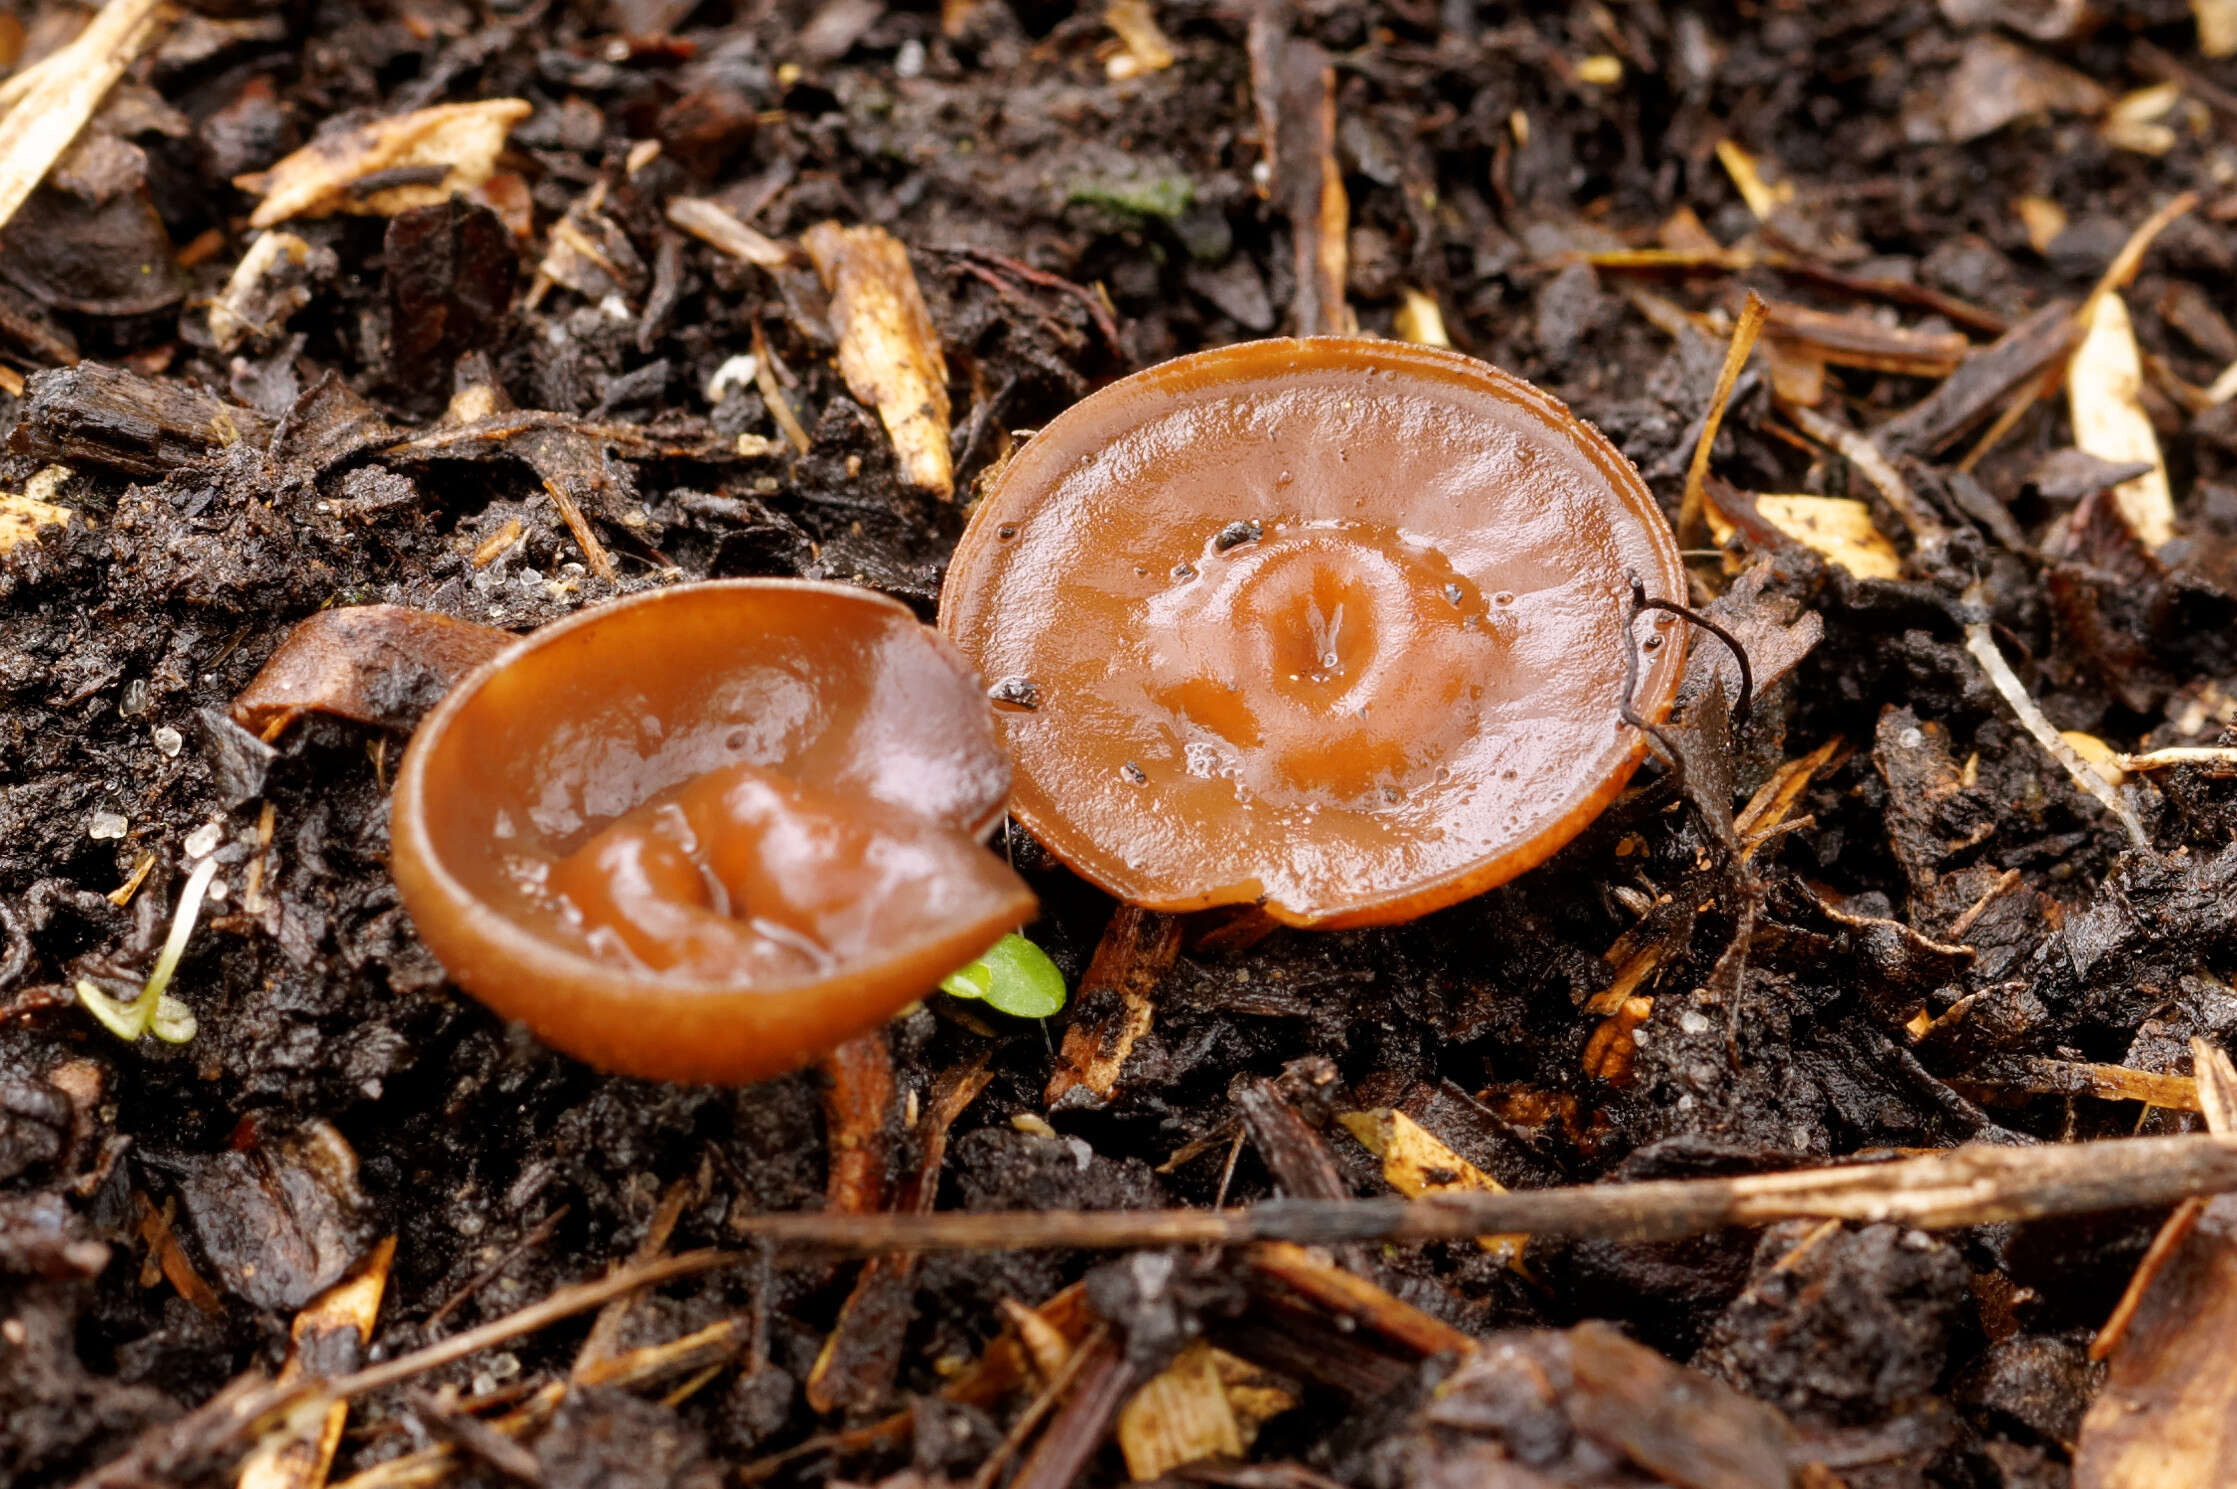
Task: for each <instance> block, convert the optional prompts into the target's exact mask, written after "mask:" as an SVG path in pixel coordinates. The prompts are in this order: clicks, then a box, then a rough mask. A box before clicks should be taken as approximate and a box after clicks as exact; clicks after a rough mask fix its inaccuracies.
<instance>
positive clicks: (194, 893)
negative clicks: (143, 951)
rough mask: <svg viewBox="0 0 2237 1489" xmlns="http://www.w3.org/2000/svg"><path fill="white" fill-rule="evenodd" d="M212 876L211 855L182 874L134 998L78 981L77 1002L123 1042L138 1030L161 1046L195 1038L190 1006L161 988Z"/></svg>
mask: <svg viewBox="0 0 2237 1489" xmlns="http://www.w3.org/2000/svg"><path fill="white" fill-rule="evenodd" d="M216 877H217V858H216V856H215V855H212V856H211V857H209V858H205V859H203V860H202V861H201V862H200V863H198V864H196V865H195V866H194V872H193V873H191V874H189V875H187V879H186V888H184V889H183V890H181V891H180V892H179V908H178V912H177V913H176V914H174V915H173V916H172V917H171V934H170V936H169V937H168V938H166V939H165V941H164V943H163V953H162V955H160V956H158V957H157V958H156V959H155V970H154V971H152V972H150V973H149V974H148V980H147V985H146V986H145V987H143V988H141V989H140V996H139V997H137V998H134V999H133V1000H132V1001H131V1002H129V1003H127V1002H124V1001H123V1000H121V999H118V998H112V997H110V996H109V995H108V994H107V993H104V992H102V991H101V989H100V988H99V987H97V986H95V985H94V983H93V982H92V981H91V980H90V979H88V978H84V977H81V978H79V979H78V982H77V989H76V991H77V995H78V1001H79V1002H80V1003H82V1004H84V1005H85V1011H86V1012H87V1013H90V1014H92V1015H93V1016H94V1018H96V1019H98V1020H99V1021H100V1023H101V1026H102V1027H103V1028H105V1029H107V1030H108V1031H109V1032H110V1033H111V1034H114V1035H115V1036H116V1037H117V1038H119V1039H121V1040H123V1041H124V1042H125V1043H127V1044H130V1043H131V1042H132V1041H133V1040H136V1039H138V1038H139V1037H140V1036H141V1035H143V1034H153V1035H154V1036H155V1037H156V1038H158V1039H160V1040H162V1041H163V1042H164V1043H165V1044H184V1043H186V1042H187V1041H188V1040H190V1039H192V1038H193V1037H194V1033H195V1029H196V1024H195V1019H194V1010H193V1009H191V1008H189V1007H187V1006H186V1004H185V1003H183V1002H181V1001H180V1000H179V999H177V998H174V997H172V996H171V995H170V994H169V993H167V992H166V991H165V989H166V988H168V987H170V985H171V974H172V973H173V972H176V971H177V970H178V968H179V958H180V957H182V956H184V955H186V943H187V938H188V937H190V936H192V935H193V934H194V922H195V921H196V920H197V919H199V918H200V916H201V914H202V897H203V896H204V895H205V894H207V893H208V892H209V889H210V881H211V880H212V879H215V878H216Z"/></svg>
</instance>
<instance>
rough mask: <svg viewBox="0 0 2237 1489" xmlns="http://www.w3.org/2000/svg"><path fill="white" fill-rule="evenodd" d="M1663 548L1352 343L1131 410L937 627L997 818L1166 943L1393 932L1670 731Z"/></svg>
mask: <svg viewBox="0 0 2237 1489" xmlns="http://www.w3.org/2000/svg"><path fill="white" fill-rule="evenodd" d="M1634 577H1636V579H1637V580H1638V581H1639V582H1640V583H1641V584H1642V585H1643V586H1644V587H1645V590H1646V593H1647V594H1648V595H1650V596H1652V597H1654V598H1657V599H1665V600H1674V601H1682V600H1683V599H1684V596H1685V574H1684V570H1683V568H1682V567H1681V566H1680V563H1679V558H1678V551H1677V545H1676V543H1675V542H1674V541H1673V540H1672V538H1671V535H1670V530H1669V528H1668V526H1667V524H1666V523H1665V522H1664V521H1663V518H1662V515H1661V513H1660V512H1659V511H1658V510H1657V508H1656V507H1655V504H1654V499H1653V497H1652V495H1651V494H1650V493H1649V492H1648V490H1647V487H1646V484H1645V483H1644V482H1643V481H1642V480H1641V479H1640V478H1639V474H1638V472H1637V471H1635V470H1633V469H1632V467H1631V465H1630V464H1629V463H1628V462H1627V461H1626V460H1625V459H1624V458H1623V456H1622V455H1621V454H1620V453H1618V452H1617V450H1616V449H1615V447H1614V446H1613V445H1611V444H1609V442H1608V441H1607V440H1606V439H1605V438H1604V437H1603V436H1601V434H1600V433H1599V432H1598V431H1597V430H1594V429H1593V428H1591V427H1590V426H1588V425H1586V424H1584V423H1583V422H1581V421H1579V420H1578V419H1577V418H1576V417H1575V416H1574V415H1572V414H1571V413H1569V411H1568V410H1567V409H1565V408H1563V407H1562V406H1561V405H1560V404H1559V403H1557V402H1555V401H1554V400H1553V399H1552V398H1550V397H1548V396H1547V395H1546V394H1544V393H1542V392H1540V391H1539V390H1538V389H1536V388H1534V387H1532V386H1530V385H1529V384H1528V383H1525V382H1522V381H1520V380H1519V379H1516V378H1513V377H1510V376H1508V375H1507V374H1505V373H1503V372H1500V371H1498V370H1496V369H1494V368H1492V367H1488V366H1486V365H1484V364H1483V363H1480V362H1477V361H1474V360H1473V359H1471V358H1468V357H1464V356H1460V355H1458V354H1456V353H1453V352H1447V351H1438V350H1434V349H1431V348H1427V347H1420V346H1410V345H1406V344H1403V343H1400V342H1392V341H1377V340H1370V339H1364V338H1340V337H1330V338H1314V339H1311V340H1302V341H1289V340H1282V341H1261V342H1254V343H1250V344H1247V345H1242V346H1232V347H1226V348H1222V349H1220V350H1217V351H1209V352H1201V353H1198V354H1196V355H1194V356H1188V357H1182V358H1180V359H1178V360H1177V361H1172V362H1168V363H1165V364H1164V365H1162V366H1158V367H1153V368H1151V369H1149V370H1148V371H1146V372H1141V373H1137V374H1135V375H1134V376H1132V377H1128V378H1125V379H1122V380H1121V381H1119V382H1117V383H1114V384H1112V385H1111V386H1110V387H1107V388H1105V389H1103V390H1102V391H1101V392H1098V393H1096V394H1094V395H1093V396H1092V397H1089V398H1088V399H1086V400H1085V401H1083V402H1081V403H1079V404H1077V405H1075V406H1074V407H1073V408H1071V409H1069V410H1067V411H1066V412H1065V413H1064V414H1063V415H1062V416H1061V417H1059V418H1058V419H1056V420H1055V421H1054V422H1053V423H1051V424H1050V425H1049V426H1048V427H1047V428H1045V429H1043V430H1041V431H1040V432H1039V433H1038V434H1037V435H1035V436H1034V437H1033V438H1032V439H1031V440H1030V441H1028V442H1027V443H1026V445H1025V446H1024V447H1023V448H1022V449H1021V450H1020V451H1019V452H1018V454H1017V456H1016V458H1015V459H1013V460H1012V461H1011V463H1010V464H1009V466H1008V467H1007V468H1006V469H1005V470H1004V471H1003V472H1002V474H1001V476H1000V478H999V480H998V482H997V484H996V486H995V489H994V490H993V492H992V493H991V494H989V495H988V496H987V498H986V499H985V500H984V501H983V502H981V503H980V504H979V506H978V508H977V510H976V511H974V513H973V514H972V517H971V523H970V526H969V528H968V530H967V531H966V532H965V534H964V536H963V541H962V543H961V545H960V546H959V547H958V548H957V550H956V554H955V559H954V562H953V564H952V565H951V566H950V568H949V571H948V577H947V584H946V587H945V589H944V590H943V591H942V593H941V597H940V625H941V628H942V629H943V630H945V631H946V632H947V634H948V635H949V636H950V637H952V638H953V639H954V641H955V643H956V645H957V646H958V647H960V648H961V649H962V651H963V654H964V655H965V656H966V657H968V658H969V659H970V660H971V661H972V662H973V663H974V664H975V665H976V666H977V667H978V669H979V670H980V672H981V673H983V674H984V675H985V676H986V677H988V678H989V679H992V680H994V681H993V688H992V693H993V696H994V698H995V700H996V702H997V705H998V711H997V718H998V720H999V724H1000V731H1001V737H1002V741H1003V743H1004V744H1005V745H1006V746H1008V748H1009V750H1010V753H1011V756H1012V758H1013V760H1014V761H1015V764H1016V769H1017V782H1016V785H1015V787H1014V789H1013V792H1012V796H1011V803H1010V809H1011V812H1012V814H1013V815H1014V816H1015V817H1016V818H1017V820H1018V821H1019V822H1020V823H1022V824H1023V825H1024V826H1025V827H1026V828H1028V829H1029V830H1030V831H1031V832H1032V833H1033V834H1034V836H1036V837H1038V838H1039V839H1041V841H1042V842H1043V843H1045V844H1047V845H1048V847H1049V848H1050V849H1051V850H1052V851H1053V852H1054V853H1055V854H1056V855H1057V857H1059V858H1061V859H1062V860H1064V862H1066V863H1067V864H1069V865H1071V867H1072V868H1074V869H1075V870H1077V871H1078V872H1079V873H1081V874H1083V875H1084V876H1086V877H1087V878H1088V879H1090V880H1092V881H1094V882H1095V883H1096V884H1098V885H1100V886H1102V887H1103V888H1104V889H1106V890H1108V891H1109V892H1110V893H1112V894H1114V895H1117V896H1118V897H1120V898H1121V899H1124V900H1127V901H1130V902H1132V903H1134V904H1137V905H1142V906H1146V907H1148V908H1151V909H1158V910H1176V911H1178V910H1196V909H1202V908H1205V907H1209V906H1215V905H1229V904H1248V903H1252V902H1260V903H1262V904H1263V905H1264V907H1265V909H1266V911H1267V912H1268V913H1269V914H1271V915H1273V916H1274V917H1276V918H1277V919H1279V920H1282V921H1285V922H1288V923H1290V924H1292V925H1307V926H1347V925H1372V924H1382V923H1388V922H1393V921H1400V920H1407V919H1411V918H1412V917H1414V916H1417V915H1420V914H1423V913H1425V912H1427V911H1429V910H1433V909H1436V908H1439V907H1440V906H1444V905H1449V904H1452V903H1453V902H1455V901H1457V900H1461V899H1464V898H1466V897H1468V896H1470V895H1473V894H1477V893H1479V892H1481V891H1483V890H1485V889H1488V888H1490V887H1491V886H1493V885H1495V884H1499V883H1503V882H1505V881H1506V880H1508V879H1511V878H1513V877H1514V876H1515V875H1517V874H1519V873H1521V872H1523V871H1524V870H1525V869H1528V868H1530V867H1532V866H1533V865H1535V864H1537V863H1539V862H1541V861H1542V860H1543V859H1545V858H1546V857H1547V856H1548V855H1549V854H1551V853H1553V852H1554V851H1555V850H1556V849H1558V848H1559V847H1561V846H1562V844H1564V843H1566V842H1567V841H1568V840H1569V839H1570V838H1571V837H1573V836H1574V835H1575V834H1576V833H1577V832H1578V831H1579V830H1580V829H1581V828H1582V827H1583V826H1584V825H1585V824H1586V823H1587V822H1589V821H1591V820H1592V818H1593V817H1594V816H1595V815H1596V814H1597V813H1598V812H1599V811H1600V809H1601V808H1602V807H1604V806H1605V805H1606V804H1607V803H1608V801H1609V800H1610V799H1611V798H1612V797H1613V796H1614V795H1615V794H1616V792H1617V791H1618V790H1620V789H1621V788H1622V786H1623V783H1624V781H1625V779H1626V778H1627V777H1629V775H1630V774H1631V772H1632V770H1633V769H1634V768H1635V767H1636V766H1637V765H1638V763H1639V761H1640V759H1641V757H1642V754H1643V752H1644V750H1645V747H1646V742H1645V739H1644V737H1643V736H1642V735H1641V733H1640V731H1639V730H1638V729H1636V728H1633V727H1630V726H1628V725H1626V724H1625V723H1624V721H1623V717H1622V712H1623V706H1624V702H1625V686H1626V672H1627V667H1628V666H1630V665H1631V663H1632V662H1635V663H1636V666H1637V677H1636V681H1635V684H1634V696H1633V701H1634V703H1635V706H1636V709H1637V712H1638V714H1639V715H1640V716H1642V717H1644V718H1646V719H1648V720H1656V719H1659V718H1661V717H1662V715H1663V714H1664V713H1665V712H1666V711H1667V710H1668V708H1669V705H1670V700H1671V696H1672V694H1673V693H1674V691H1675V690H1676V687H1677V684H1678V674H1679V669H1680V662H1681V658H1680V652H1681V650H1682V643H1681V642H1680V640H1679V639H1678V633H1676V632H1675V631H1674V630H1673V629H1672V626H1671V617H1669V616H1667V615H1662V614H1657V615H1655V616H1653V618H1652V619H1647V618H1641V619H1640V620H1639V622H1638V625H1637V626H1636V628H1634V627H1633V625H1632V624H1631V615H1632V611H1631V598H1632V595H1631V586H1632V581H1633V579H1634Z"/></svg>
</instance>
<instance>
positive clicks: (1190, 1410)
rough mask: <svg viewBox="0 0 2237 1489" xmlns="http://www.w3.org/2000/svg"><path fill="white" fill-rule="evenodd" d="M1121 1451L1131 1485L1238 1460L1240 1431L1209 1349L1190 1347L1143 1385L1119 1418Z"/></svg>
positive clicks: (1202, 1345)
mask: <svg viewBox="0 0 2237 1489" xmlns="http://www.w3.org/2000/svg"><path fill="white" fill-rule="evenodd" d="M1117 1436H1118V1445H1119V1451H1120V1452H1121V1453H1123V1454H1124V1455H1125V1456H1126V1472H1127V1476H1128V1477H1129V1478H1131V1479H1133V1480H1134V1482H1136V1483H1137V1484H1138V1483H1141V1482H1142V1481H1143V1480H1145V1479H1155V1478H1160V1477H1163V1476H1164V1475H1165V1474H1166V1473H1167V1472H1169V1471H1171V1470H1172V1469H1175V1468H1178V1467H1180V1466H1181V1465H1182V1464H1184V1463H1195V1462H1197V1461H1198V1460H1200V1459H1204V1458H1240V1457H1242V1456H1243V1449H1244V1447H1245V1444H1244V1442H1243V1429H1242V1428H1241V1426H1239V1425H1238V1424H1237V1423H1236V1421H1235V1412H1234V1409H1233V1408H1232V1407H1230V1406H1229V1405H1228V1404H1227V1392H1226V1391H1225V1390H1224V1389H1223V1388H1222V1387H1221V1385H1220V1378H1219V1368H1218V1366H1217V1365H1215V1364H1214V1363H1213V1360H1212V1349H1211V1346H1209V1345H1207V1344H1205V1343H1204V1342H1203V1341H1202V1340H1197V1341H1196V1342H1194V1343H1192V1344H1190V1345H1189V1346H1188V1347H1187V1348H1185V1349H1183V1350H1182V1351H1181V1352H1180V1353H1179V1354H1178V1355H1176V1356H1174V1358H1173V1362H1172V1363H1171V1364H1169V1365H1167V1366H1166V1367H1165V1368H1164V1369H1163V1370H1161V1371H1159V1372H1158V1373H1157V1374H1156V1375H1154V1376H1152V1377H1150V1379H1149V1380H1147V1381H1145V1382H1143V1384H1142V1388H1141V1389H1140V1390H1138V1391H1136V1392H1135V1393H1134V1395H1133V1397H1132V1398H1131V1399H1129V1400H1128V1401H1127V1403H1126V1405H1125V1406H1124V1407H1123V1408H1121V1409H1120V1411H1119V1415H1118V1432H1117Z"/></svg>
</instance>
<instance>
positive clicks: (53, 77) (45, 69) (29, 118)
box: [0, 0, 169, 228]
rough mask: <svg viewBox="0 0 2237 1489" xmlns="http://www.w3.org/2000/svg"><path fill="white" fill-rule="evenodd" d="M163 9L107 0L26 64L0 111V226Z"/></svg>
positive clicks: (132, 0) (147, 39)
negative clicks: (42, 57) (57, 44)
mask: <svg viewBox="0 0 2237 1489" xmlns="http://www.w3.org/2000/svg"><path fill="white" fill-rule="evenodd" d="M166 15H167V12H166V7H165V6H164V4H163V0H109V3H108V4H107V5H104V6H103V7H102V8H101V10H100V12H99V13H98V14H96V15H95V16H94V17H93V19H92V20H90V21H88V22H87V23H86V27H85V29H84V30H83V31H81V32H79V33H78V35H77V39H76V40H74V41H72V42H71V43H70V44H69V45H68V46H66V47H64V48H63V49H62V50H61V51H59V52H56V53H55V54H54V55H53V56H51V57H49V58H47V59H46V61H45V63H44V64H43V65H41V66H40V67H38V68H35V69H30V70H29V71H27V73H26V75H25V77H24V78H23V79H22V80H20V92H19V93H18V95H17V97H16V99H15V103H14V106H13V107H12V108H10V109H9V110H8V113H7V115H6V117H5V118H4V119H0V228H4V227H6V226H7V224H8V222H9V221H10V220H11V219H12V218H14V216H15V215H16V209H17V208H18V207H21V206H22V205H23V203H24V199H25V198H27V197H29V196H30V195H31V193H32V192H33V191H34V190H36V189H37V187H38V185H39V183H40V182H41V181H43V180H45V179H46V176H47V172H48V171H50V170H52V169H53V168H54V163H55V162H56V161H57V160H60V159H61V158H62V154H63V152H64V151H66V150H68V149H69V148H70V146H71V144H72V143H73V142H74V141H75V140H76V139H77V137H78V132H79V131H80V130H82V129H84V128H85V124H86V121H87V120H88V119H91V118H92V117H93V113H94V110H95V109H98V108H99V107H100V106H101V100H102V99H103V98H105V97H107V96H108V92H109V89H110V87H111V86H113V85H114V84H115V82H116V80H117V79H118V78H120V77H122V76H123V75H124V70H125V68H127V67H129V66H131V65H132V61H133V59H134V58H136V57H138V56H139V55H140V53H141V52H142V51H144V50H146V49H147V47H148V46H149V45H150V44H151V43H152V42H153V41H154V40H155V38H156V37H157V36H159V35H161V34H162V32H163V31H164V29H165V28H166V27H167V26H168V25H169V21H168V20H167V18H166ZM34 73H35V74H36V75H35V76H33V75H32V74H34Z"/></svg>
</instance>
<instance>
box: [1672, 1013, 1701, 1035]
mask: <svg viewBox="0 0 2237 1489" xmlns="http://www.w3.org/2000/svg"><path fill="white" fill-rule="evenodd" d="M1678 1027H1679V1028H1681V1029H1683V1030H1685V1031H1686V1032H1687V1033H1688V1034H1706V1033H1708V1032H1709V1016H1708V1015H1707V1014H1705V1013H1702V1012H1700V1011H1699V1010H1697V1009H1692V1008H1689V1009H1687V1010H1686V1011H1685V1012H1684V1013H1681V1014H1679V1015H1678Z"/></svg>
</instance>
